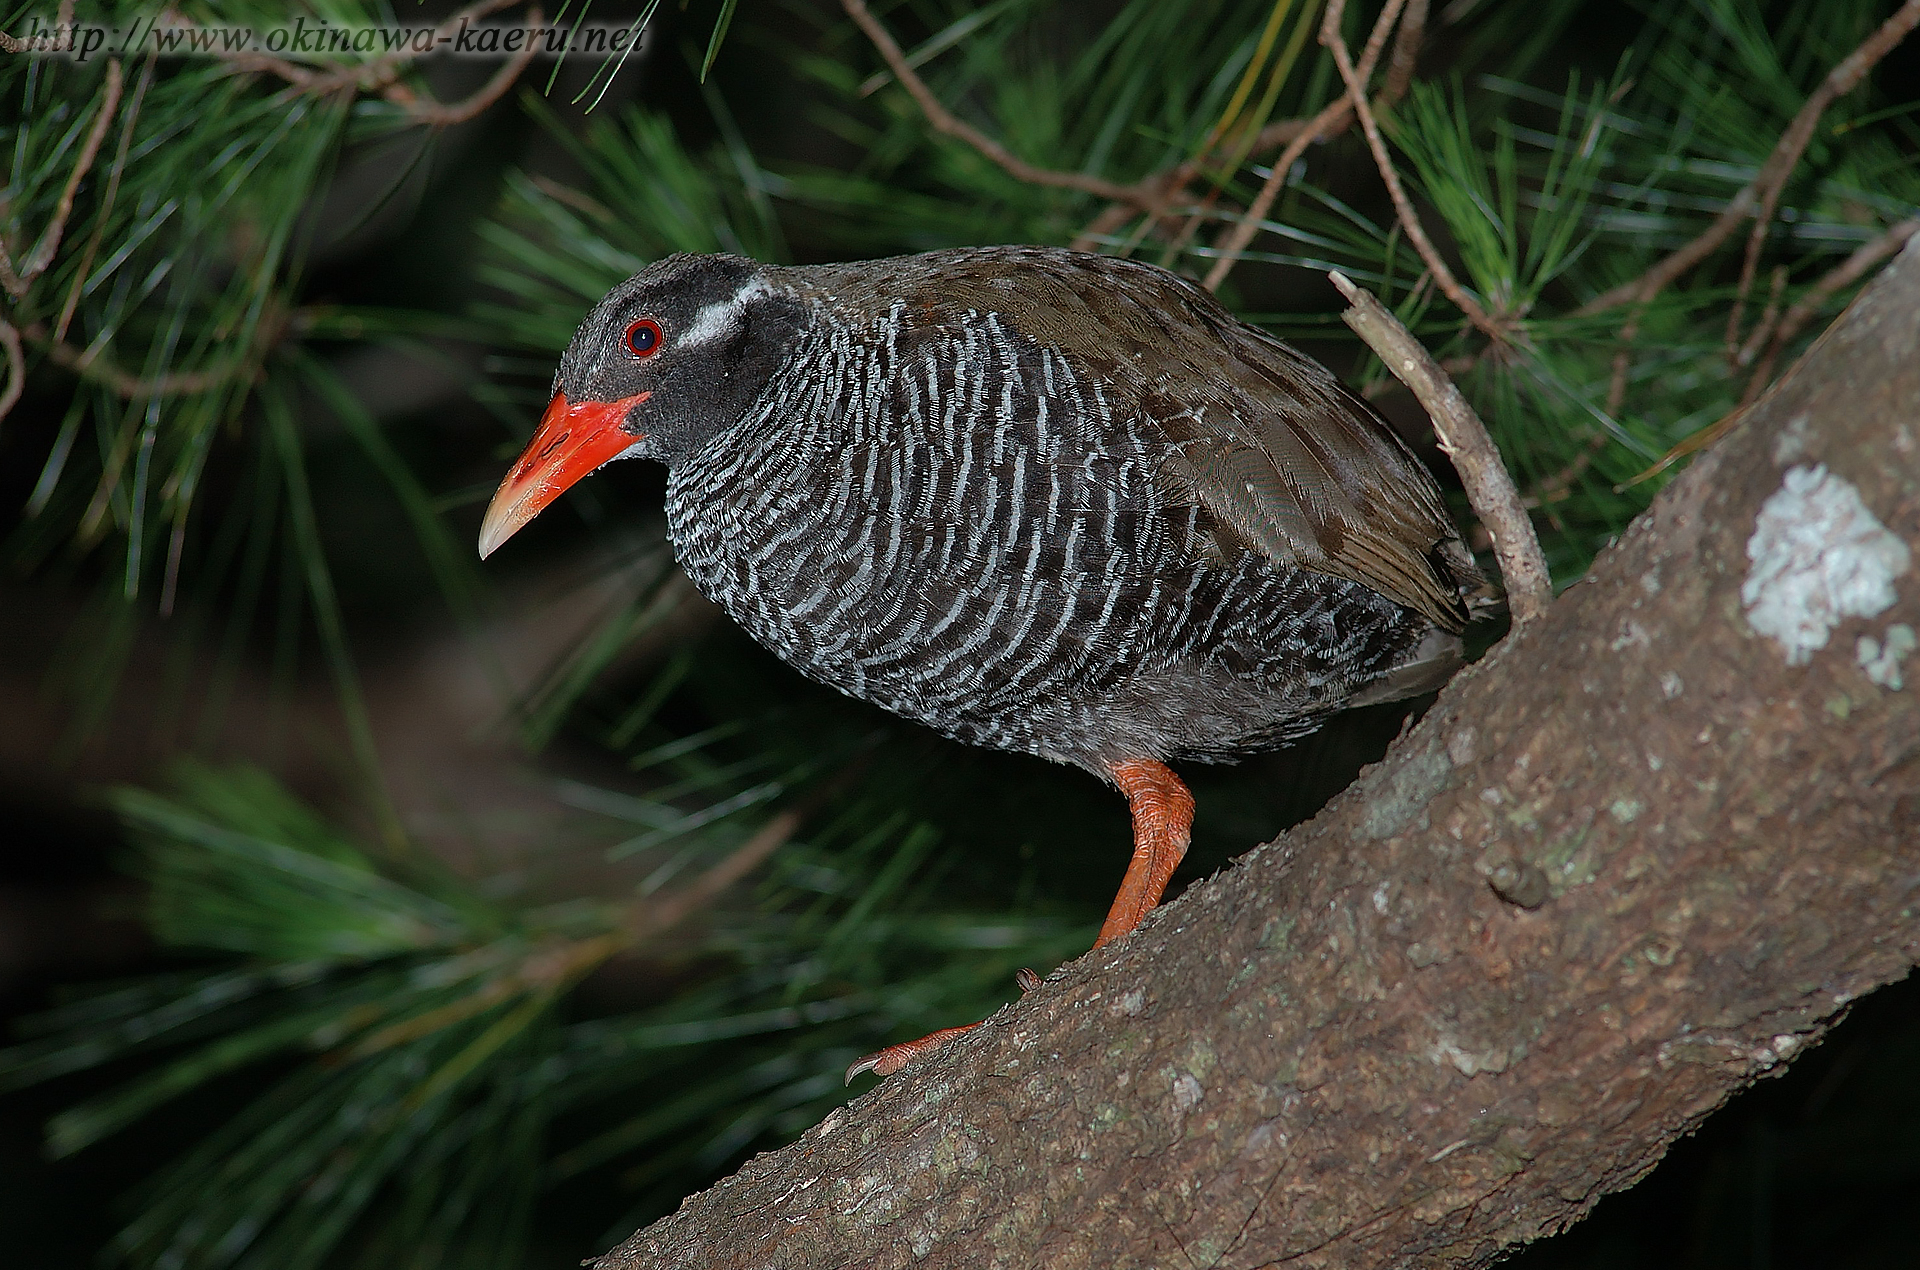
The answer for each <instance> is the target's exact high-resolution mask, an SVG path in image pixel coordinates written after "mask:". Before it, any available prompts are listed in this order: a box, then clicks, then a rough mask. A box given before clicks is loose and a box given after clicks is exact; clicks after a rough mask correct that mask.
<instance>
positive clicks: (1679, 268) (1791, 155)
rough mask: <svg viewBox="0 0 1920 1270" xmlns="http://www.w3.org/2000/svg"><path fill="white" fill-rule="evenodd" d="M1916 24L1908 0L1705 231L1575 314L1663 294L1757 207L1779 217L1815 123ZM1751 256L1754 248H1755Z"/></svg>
mask: <svg viewBox="0 0 1920 1270" xmlns="http://www.w3.org/2000/svg"><path fill="white" fill-rule="evenodd" d="M1916 24H1920V0H1907V2H1906V3H1905V4H1903V5H1901V6H1900V9H1899V11H1898V12H1896V13H1895V14H1894V15H1893V16H1892V17H1890V18H1888V19H1887V20H1886V21H1885V22H1883V23H1881V25H1880V28H1879V29H1878V30H1876V31H1875V32H1874V33H1873V34H1872V35H1870V36H1868V37H1867V38H1866V40H1865V41H1863V42H1862V43H1861V45H1860V47H1859V48H1857V49H1855V50H1854V51H1853V52H1851V53H1849V54H1847V56H1846V57H1844V58H1842V59H1841V60H1840V61H1839V63H1838V64H1837V65H1835V66H1834V68H1833V69H1832V70H1831V71H1828V72H1827V77H1826V79H1824V80H1822V81H1821V83H1820V87H1819V88H1817V89H1815V90H1814V91H1813V94H1812V95H1811V96H1809V97H1808V98H1807V100H1806V104H1805V105H1803V106H1801V107H1800V113H1799V114H1797V115H1795V116H1794V117H1793V122H1792V123H1790V124H1788V125H1787V130H1786V131H1785V132H1784V133H1782V134H1781V136H1780V140H1779V141H1778V142H1777V143H1776V144H1775V145H1774V147H1773V153H1771V154H1769V155H1768V156H1767V161H1766V162H1765V163H1763V164H1762V165H1761V166H1760V171H1759V173H1758V174H1757V175H1756V176H1755V177H1754V178H1753V180H1752V181H1750V182H1748V183H1747V184H1746V185H1745V186H1743V187H1742V188H1741V189H1740V192H1739V193H1737V194H1735V195H1734V196H1733V199H1732V201H1730V202H1729V203H1728V204H1727V207H1726V210H1725V211H1723V212H1721V213H1720V215H1719V216H1718V217H1717V218H1716V219H1715V220H1714V222H1713V224H1711V225H1709V226H1708V227H1707V229H1706V231H1705V232H1704V233H1702V234H1701V235H1700V236H1699V237H1698V238H1696V239H1694V240H1693V241H1692V242H1690V243H1688V244H1687V245H1686V246H1684V247H1682V248H1680V249H1679V250H1677V251H1675V252H1674V253H1673V254H1671V255H1669V256H1667V257H1666V258H1665V259H1664V260H1662V261H1660V262H1659V263H1658V264H1656V265H1654V266H1653V268H1651V269H1649V270H1647V271H1646V272H1645V273H1644V274H1642V275H1640V276H1639V277H1638V278H1635V279H1633V280H1632V281H1631V282H1623V283H1621V284H1620V285H1619V286H1617V287H1614V288H1612V289H1610V290H1607V291H1603V292H1601V293H1600V294H1599V295H1597V296H1595V297H1594V298H1593V299H1591V300H1589V301H1587V302H1586V303H1585V304H1583V305H1581V306H1580V307H1579V308H1577V309H1575V310H1574V311H1573V314H1572V316H1574V317H1585V316H1586V315H1588V314H1590V313H1601V312H1604V311H1606V310H1607V309H1611V308H1617V307H1618V306H1620V305H1622V304H1625V303H1627V302H1628V301H1629V300H1632V301H1637V302H1638V303H1640V304H1645V303H1646V302H1647V301H1649V300H1651V299H1652V298H1653V297H1654V296H1656V295H1658V294H1660V292H1661V291H1662V290H1664V289H1665V288H1666V286H1667V284H1668V283H1670V282H1672V281H1673V280H1674V279H1675V278H1678V277H1679V276H1680V275H1681V274H1683V273H1685V272H1686V271H1687V270H1689V269H1691V268H1692V267H1693V266H1695V265H1697V264H1699V263H1700V262H1701V261H1702V260H1705V259H1706V258H1707V257H1708V256H1710V255H1712V254H1713V252H1714V250H1715V249H1716V248H1718V247H1719V246H1720V244H1721V243H1723V242H1725V241H1726V240H1727V238H1728V237H1729V236H1730V235H1731V234H1732V233H1733V231H1734V230H1735V229H1737V228H1739V225H1740V222H1741V221H1744V220H1745V219H1746V218H1747V217H1748V216H1750V215H1752V214H1753V213H1754V211H1755V209H1757V208H1758V209H1764V210H1762V211H1761V216H1760V219H1761V221H1762V223H1763V224H1764V223H1765V222H1766V221H1769V220H1771V219H1772V218H1773V208H1774V206H1775V204H1776V203H1777V202H1778V201H1779V197H1780V190H1781V187H1782V186H1784V185H1785V184H1786V180H1787V177H1788V176H1790V175H1792V173H1793V169H1794V168H1795V167H1797V166H1798V165H1799V163H1800V155H1801V154H1802V152H1804V151H1805V150H1806V148H1807V143H1808V142H1809V141H1810V140H1812V139H1813V131H1814V128H1815V127H1816V126H1817V125H1818V124H1819V122H1820V116H1821V115H1822V114H1824V113H1825V112H1826V109H1827V107H1828V106H1830V105H1832V104H1833V102H1834V100H1835V99H1836V98H1838V97H1842V96H1845V95H1846V94H1847V93H1850V92H1852V91H1853V89H1854V87H1855V86H1856V85H1858V84H1859V82H1860V80H1861V79H1862V78H1863V77H1864V76H1865V75H1866V73H1867V72H1868V71H1870V70H1872V69H1873V67H1874V65H1875V64H1876V63H1877V62H1879V61H1880V59H1881V58H1883V57H1885V56H1886V55H1887V54H1888V53H1890V52H1892V51H1893V50H1894V48H1895V47H1896V46H1897V45H1898V44H1899V43H1900V41H1902V40H1904V39H1905V38H1906V37H1907V35H1908V33H1909V32H1911V31H1912V30H1913V28H1914V26H1915V25H1916ZM1749 254H1750V256H1751V255H1752V252H1751V250H1750V253H1749ZM1752 281H1753V279H1752V276H1751V270H1750V268H1749V269H1747V270H1743V280H1742V290H1743V291H1744V290H1745V289H1746V288H1747V287H1748V286H1750V285H1752Z"/></svg>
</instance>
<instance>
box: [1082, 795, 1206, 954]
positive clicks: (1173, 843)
mask: <svg viewBox="0 0 1920 1270" xmlns="http://www.w3.org/2000/svg"><path fill="white" fill-rule="evenodd" d="M1107 770H1108V771H1110V772H1112V773H1113V779H1114V783H1115V784H1117V785H1119V786H1120V792H1121V793H1123V794H1125V795H1126V796H1127V809H1128V810H1129V811H1131V812H1132V813H1133V861H1132V863H1130V864H1128V865H1127V876H1126V877H1124V878H1122V879H1121V880H1120V893H1119V894H1118V895H1116V896H1114V897H1113V907H1112V908H1110V909H1108V910H1107V920H1106V921H1105V922H1103V923H1101V926H1100V938H1098V939H1096V940H1094V941H1093V946H1094V947H1095V948H1098V947H1100V946H1101V945H1102V944H1110V943H1112V942H1113V941H1114V940H1116V939H1118V938H1120V936H1122V935H1124V934H1126V933H1127V932H1128V931H1130V930H1132V929H1133V928H1134V927H1136V926H1138V925H1139V924H1140V921H1141V919H1142V918H1144V917H1145V916H1146V915H1147V914H1148V913H1151V912H1152V911H1153V910H1154V908H1155V907H1156V906H1157V905H1158V904H1159V903H1160V896H1161V895H1162V894H1164V893H1165V892H1166V889H1167V880H1168V879H1169V878H1171V877H1172V876H1173V871H1174V870H1175V869H1177V868H1179V867H1180V861H1181V860H1183V859H1184V858H1186V854H1187V844H1188V843H1189V842H1191V841H1192V840H1193V795H1192V794H1190V793H1188V792H1187V787H1186V786H1185V785H1183V784H1182V783H1181V782H1180V778H1179V777H1178V776H1175V775H1174V774H1173V772H1172V771H1171V770H1170V769H1169V768H1168V767H1167V765H1166V764H1165V763H1161V762H1157V761H1155V760H1154V759H1150V758H1137V759H1129V760H1127V761H1126V762H1124V763H1115V764H1114V765H1113V766H1112V767H1110V768H1108V769H1107Z"/></svg>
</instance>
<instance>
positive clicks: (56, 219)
mask: <svg viewBox="0 0 1920 1270" xmlns="http://www.w3.org/2000/svg"><path fill="white" fill-rule="evenodd" d="M119 108H120V59H119V58H117V57H113V58H108V59H107V84H106V91H105V94H104V95H103V97H102V99H101V102H100V113H99V115H97V116H96V117H95V118H94V121H93V127H92V128H90V129H88V131H87V140H86V142H85V144H83V145H82V146H81V147H80V157H79V158H77V159H75V160H74V163H73V171H72V172H70V173H68V175H67V183H66V186H65V187H64V188H63V189H61V191H60V201H59V202H58V203H56V204H55V205H54V209H53V219H52V220H50V221H48V222H47V227H46V229H44V230H42V231H41V234H40V241H39V243H38V244H36V245H35V246H34V249H33V250H32V251H31V252H28V253H27V256H26V259H24V260H22V261H21V262H20V273H19V275H18V276H17V277H14V278H9V279H7V290H9V291H11V292H12V293H13V294H14V295H15V296H21V295H25V294H26V289H27V288H28V287H30V286H32V285H33V280H34V279H35V278H37V277H39V276H40V275H41V274H43V273H45V272H46V270H47V266H48V265H50V264H52V263H53V257H54V253H55V252H57V251H59V250H60V238H61V236H62V235H63V234H65V233H66V230H67V217H69V216H71V215H72V214H73V199H74V195H75V194H77V193H78V192H79V190H80V182H81V181H83V180H85V179H86V175H87V173H88V172H89V171H91V170H92V169H93V161H94V159H95V158H96V157H97V156H98V155H99V153H100V142H101V141H102V140H103V139H104V138H105V137H106V135H107V128H108V126H109V125H110V124H112V122H113V114H114V111H116V110H118V109H119Z"/></svg>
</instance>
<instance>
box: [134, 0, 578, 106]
mask: <svg viewBox="0 0 1920 1270" xmlns="http://www.w3.org/2000/svg"><path fill="white" fill-rule="evenodd" d="M520 3H522V0H476V2H475V3H473V4H469V5H467V6H466V7H465V8H463V9H460V10H457V11H456V12H454V13H453V14H452V15H450V16H449V17H448V18H447V19H446V20H445V21H444V22H442V23H440V25H439V26H437V27H435V28H434V30H433V41H432V47H434V48H438V47H440V45H441V43H442V41H443V37H450V36H452V35H453V34H454V33H455V32H457V31H458V30H459V29H460V26H461V24H462V23H469V22H472V21H474V20H475V19H478V18H483V17H486V16H488V15H489V14H493V13H498V12H499V11H501V10H502V9H511V8H513V7H514V6H515V5H517V4H520ZM161 20H162V21H163V22H165V23H167V24H168V25H171V26H181V27H192V26H194V25H195V24H194V22H193V20H192V19H191V18H189V17H187V16H186V15H184V14H182V13H180V12H179V11H178V10H175V9H168V10H167V11H166V12H165V13H164V14H162V15H161ZM544 22H545V17H544V15H542V13H541V12H540V10H539V9H538V8H535V9H532V10H529V11H528V13H527V26H528V27H529V28H530V29H531V28H537V27H539V26H541V25H542V24H543V23H544ZM537 53H538V48H537V45H536V42H534V41H531V40H530V41H528V43H527V44H526V45H525V46H524V47H523V48H522V49H521V50H520V51H519V52H517V53H515V54H514V56H513V57H512V58H511V59H509V60H508V62H507V63H506V65H504V66H502V67H501V68H500V70H499V72H497V73H496V74H495V75H494V77H493V78H492V79H490V80H488V81H487V83H486V84H485V85H484V86H483V87H482V88H481V89H480V90H479V91H478V92H476V93H474V94H473V95H472V96H471V97H467V98H465V99H463V100H461V101H458V102H454V103H452V104H447V103H443V102H438V101H434V100H433V99H432V98H424V99H423V98H422V97H421V96H420V95H419V94H418V93H415V92H414V91H413V90H412V89H410V88H408V87H406V86H405V85H403V84H400V83H397V82H396V81H398V79H399V78H400V75H401V73H402V72H403V71H404V70H406V68H407V67H408V66H410V65H411V64H412V63H413V62H414V61H415V60H416V57H417V56H418V55H416V54H413V53H390V54H388V55H386V56H385V57H376V58H373V59H370V60H368V61H365V62H357V63H355V64H353V65H351V66H343V67H341V68H340V69H338V70H332V71H319V70H314V69H312V68H310V67H306V66H301V65H300V64H298V63H296V62H289V61H287V60H286V59H285V58H279V57H272V56H269V55H267V54H264V53H218V52H216V53H215V56H216V57H218V58H220V60H221V61H223V62H226V63H227V64H228V65H229V66H231V67H233V69H234V70H236V71H242V72H245V73H248V74H265V75H276V76H278V77H279V78H281V79H283V80H285V81H286V82H287V83H288V84H290V85H292V86H293V87H295V88H297V89H299V90H300V91H301V92H302V93H305V94H308V95H310V96H315V97H322V96H325V95H326V94H328V93H336V92H342V91H345V90H348V89H352V90H354V91H357V92H378V93H379V94H380V95H381V96H383V97H385V98H386V99H387V100H388V101H390V102H392V103H393V104H394V105H396V106H399V107H400V108H401V109H403V110H405V111H406V112H407V115H408V117H409V118H410V119H411V120H412V121H413V122H415V123H423V124H428V125H431V126H434V127H445V126H447V125H449V124H456V123H465V122H466V121H467V120H469V119H471V118H473V117H474V116H475V115H477V114H479V113H480V112H481V111H483V110H485V109H486V108H487V107H488V106H490V105H492V104H493V103H494V102H496V101H498V100H499V99H500V97H501V96H502V95H504V94H505V93H506V91H507V89H509V88H511V87H512V86H513V83H514V81H515V80H517V79H518V78H519V77H520V73H521V72H522V71H524V70H525V69H526V67H527V64H528V63H529V62H531V61H532V60H533V59H534V57H535V56H536V54H537Z"/></svg>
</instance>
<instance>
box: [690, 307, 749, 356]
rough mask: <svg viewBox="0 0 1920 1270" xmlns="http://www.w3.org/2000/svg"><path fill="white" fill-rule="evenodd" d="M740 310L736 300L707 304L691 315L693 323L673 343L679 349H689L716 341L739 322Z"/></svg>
mask: <svg viewBox="0 0 1920 1270" xmlns="http://www.w3.org/2000/svg"><path fill="white" fill-rule="evenodd" d="M740 310H741V306H740V302H739V301H737V300H722V301H720V302H719V303H718V304H709V305H707V306H706V307H705V308H703V309H701V310H700V311H699V312H698V313H696V314H694V315H693V321H692V322H691V323H690V324H689V325H688V326H687V329H686V330H685V331H684V332H682V333H681V335H680V338H679V339H677V340H675V341H674V343H675V344H677V345H678V346H680V347H681V348H691V347H692V346H693V345H696V344H705V343H707V342H708V341H709V340H714V339H718V338H719V337H720V336H722V335H725V334H726V333H727V332H728V331H730V330H732V329H733V328H734V326H735V325H736V324H737V323H738V322H739V320H740Z"/></svg>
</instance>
